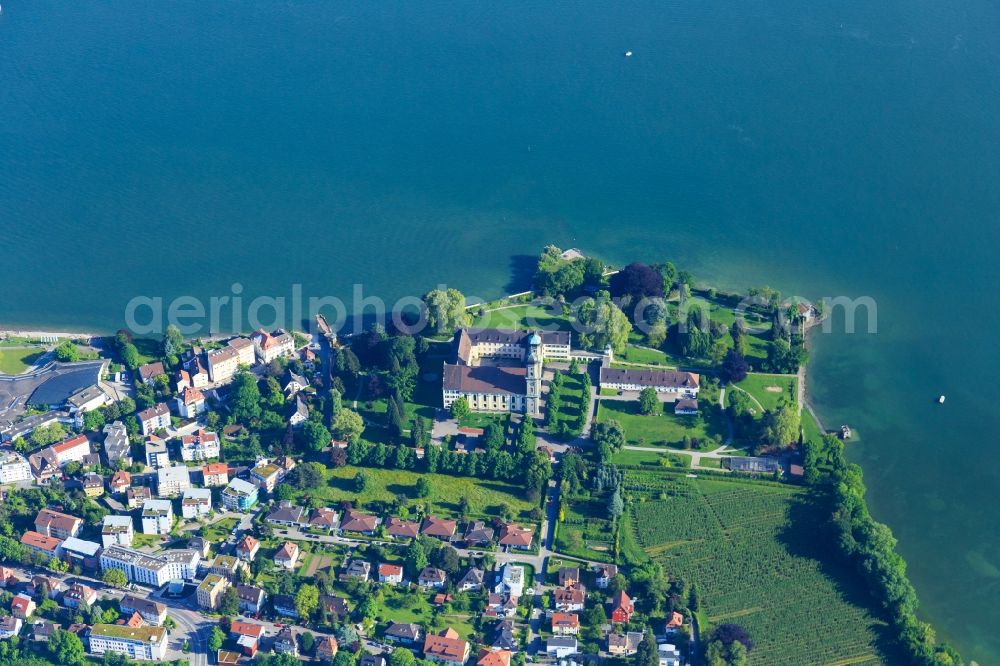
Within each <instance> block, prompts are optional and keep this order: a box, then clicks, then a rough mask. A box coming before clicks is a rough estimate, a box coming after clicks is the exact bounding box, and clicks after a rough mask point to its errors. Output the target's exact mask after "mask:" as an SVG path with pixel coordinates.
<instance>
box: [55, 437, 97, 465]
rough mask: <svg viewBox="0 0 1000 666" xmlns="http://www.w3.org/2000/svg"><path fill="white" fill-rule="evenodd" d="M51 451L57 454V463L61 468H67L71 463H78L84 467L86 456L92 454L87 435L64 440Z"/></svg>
mask: <svg viewBox="0 0 1000 666" xmlns="http://www.w3.org/2000/svg"><path fill="white" fill-rule="evenodd" d="M51 449H52V452H53V453H55V459H56V463H57V464H58V465H59V467H65V466H66V465H67V464H68V463H71V462H78V463H80V464H81V465H82V464H83V458H84V456H86V455H87V454H88V453H90V441H88V440H87V436H86V435H76V436H74V437H70V438H68V439H64V440H63V441H61V442H59V443H58V444H53V445H52V446H51Z"/></svg>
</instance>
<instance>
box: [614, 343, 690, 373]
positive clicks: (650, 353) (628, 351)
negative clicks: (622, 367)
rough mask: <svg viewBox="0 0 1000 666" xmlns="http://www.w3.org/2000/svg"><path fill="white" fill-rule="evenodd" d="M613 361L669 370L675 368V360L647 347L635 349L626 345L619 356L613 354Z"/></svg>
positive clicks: (631, 345)
mask: <svg viewBox="0 0 1000 666" xmlns="http://www.w3.org/2000/svg"><path fill="white" fill-rule="evenodd" d="M615 359H616V360H618V361H626V362H628V363H642V364H645V365H658V366H667V367H671V368H676V367H677V361H676V359H674V358H672V357H670V356H667V355H666V354H665V353H664V352H662V351H660V350H658V349H651V348H648V347H637V346H636V345H634V344H629V345H627V346H626V347H625V351H623V352H622V353H621V354H615Z"/></svg>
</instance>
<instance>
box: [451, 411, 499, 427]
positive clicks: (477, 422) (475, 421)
mask: <svg viewBox="0 0 1000 666" xmlns="http://www.w3.org/2000/svg"><path fill="white" fill-rule="evenodd" d="M509 419H510V415H509V414H506V413H503V414H489V413H486V412H470V413H469V414H466V415H465V416H463V417H462V418H461V419H459V421H458V424H459V425H460V426H465V427H466V428H485V427H486V426H488V425H489V424H491V423H497V424H499V425H500V426H501V427H503V428H505V427H507V421H508V420H509Z"/></svg>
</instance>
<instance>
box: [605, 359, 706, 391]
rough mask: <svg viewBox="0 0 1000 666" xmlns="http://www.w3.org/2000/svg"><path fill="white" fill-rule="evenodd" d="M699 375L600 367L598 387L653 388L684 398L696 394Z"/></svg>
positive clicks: (621, 389)
mask: <svg viewBox="0 0 1000 666" xmlns="http://www.w3.org/2000/svg"><path fill="white" fill-rule="evenodd" d="M700 383H701V377H700V376H699V375H698V374H697V373H694V372H678V371H676V370H654V369H646V368H641V369H640V368H627V369H626V368H614V367H611V366H610V365H606V366H603V367H602V368H601V376H600V387H601V389H602V390H603V389H611V390H613V391H641V390H642V389H644V388H653V389H655V390H656V392H657V393H668V394H671V395H677V396H682V397H686V398H695V397H697V396H698V390H699V386H700Z"/></svg>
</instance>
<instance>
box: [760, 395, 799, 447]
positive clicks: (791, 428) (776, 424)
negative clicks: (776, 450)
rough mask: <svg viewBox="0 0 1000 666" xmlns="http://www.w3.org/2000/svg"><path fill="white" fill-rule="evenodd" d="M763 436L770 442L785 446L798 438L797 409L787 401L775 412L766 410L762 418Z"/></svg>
mask: <svg viewBox="0 0 1000 666" xmlns="http://www.w3.org/2000/svg"><path fill="white" fill-rule="evenodd" d="M764 437H765V439H767V441H769V442H770V443H771V444H774V445H776V446H785V445H787V444H791V443H793V442H796V441H798V439H799V411H798V410H797V409H795V407H793V406H792V405H789V404H787V403H785V404H783V405H781V406H780V407H778V411H777V412H767V414H766V416H765V419H764Z"/></svg>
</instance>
